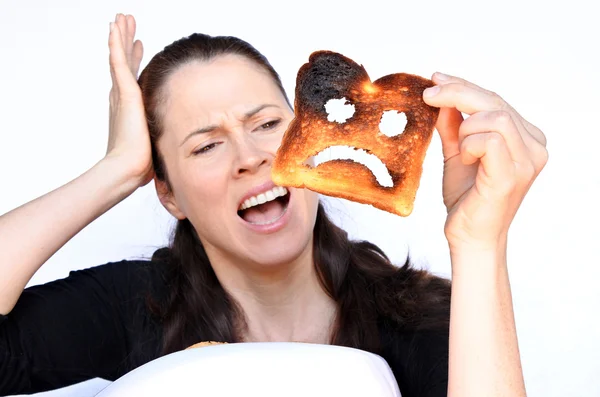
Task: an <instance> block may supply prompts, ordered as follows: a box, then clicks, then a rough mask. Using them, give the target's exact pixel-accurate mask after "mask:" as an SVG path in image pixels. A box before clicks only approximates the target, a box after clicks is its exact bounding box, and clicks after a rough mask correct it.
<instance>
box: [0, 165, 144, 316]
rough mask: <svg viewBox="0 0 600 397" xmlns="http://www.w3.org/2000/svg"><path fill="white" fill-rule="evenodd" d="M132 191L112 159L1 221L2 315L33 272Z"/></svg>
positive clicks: (18, 209) (126, 178) (130, 182)
mask: <svg viewBox="0 0 600 397" xmlns="http://www.w3.org/2000/svg"><path fill="white" fill-rule="evenodd" d="M135 188H136V185H135V182H134V181H133V180H132V179H131V178H129V177H128V176H127V175H126V174H125V173H124V172H123V171H122V170H121V169H120V167H119V165H118V164H117V163H116V162H115V161H113V160H110V159H105V160H102V161H100V162H99V163H97V164H96V165H95V166H94V167H93V168H91V169H90V170H89V171H87V172H86V173H84V174H82V175H81V176H79V177H78V178H76V179H74V180H73V181H71V182H69V183H68V184H66V185H64V186H62V187H60V188H58V189H56V190H54V191H52V192H50V193H48V194H46V195H44V196H42V197H40V198H37V199H35V200H33V201H31V202H29V203H27V204H24V205H22V206H21V207H18V208H16V209H14V210H12V211H10V212H8V213H6V214H4V215H2V216H0V236H2V237H1V238H0V275H1V276H0V314H7V313H9V312H10V311H11V310H12V308H13V307H14V305H15V303H16V302H17V300H18V298H19V296H20V295H21V292H22V291H23V289H24V288H25V286H26V285H27V283H28V282H29V280H30V279H31V277H33V275H34V274H35V272H36V271H37V270H38V269H39V268H40V267H41V266H42V265H43V264H44V263H45V262H46V261H47V260H48V259H49V258H50V257H51V256H52V255H54V253H55V252H56V251H58V250H59V249H60V248H61V247H62V246H63V245H64V244H65V243H66V242H67V241H69V240H70V239H71V238H72V237H73V236H74V235H75V234H77V233H78V232H79V231H80V230H82V229H83V228H84V227H85V226H87V225H88V224H89V223H91V222H92V221H93V220H94V219H96V218H97V217H99V216H100V215H102V214H103V213H104V212H106V211H107V210H109V209H110V208H111V207H113V206H114V205H115V204H117V203H118V202H120V201H121V200H123V199H124V198H125V197H127V196H128V195H129V194H131V192H133V191H134V190H135Z"/></svg>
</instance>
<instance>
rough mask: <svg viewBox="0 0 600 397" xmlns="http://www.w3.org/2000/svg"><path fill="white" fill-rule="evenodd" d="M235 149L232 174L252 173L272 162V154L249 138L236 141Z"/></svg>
mask: <svg viewBox="0 0 600 397" xmlns="http://www.w3.org/2000/svg"><path fill="white" fill-rule="evenodd" d="M236 149H237V150H236V152H237V154H236V162H235V166H234V169H233V172H234V174H235V175H234V176H241V175H244V174H254V173H256V172H258V171H259V170H260V169H261V168H262V167H264V166H268V165H269V164H271V162H272V158H273V156H272V155H271V154H270V153H269V152H268V151H267V150H265V149H264V148H261V147H260V146H259V145H257V144H256V142H254V141H253V140H252V139H251V138H246V139H243V140H240V141H238V142H237V144H236Z"/></svg>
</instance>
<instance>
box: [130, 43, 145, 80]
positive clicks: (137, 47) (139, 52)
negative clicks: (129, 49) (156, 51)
mask: <svg viewBox="0 0 600 397" xmlns="http://www.w3.org/2000/svg"><path fill="white" fill-rule="evenodd" d="M143 57H144V46H143V45H142V42H141V41H140V40H136V41H135V43H133V71H132V72H133V76H134V77H136V78H137V76H138V73H139V71H140V64H141V63H142V58H143Z"/></svg>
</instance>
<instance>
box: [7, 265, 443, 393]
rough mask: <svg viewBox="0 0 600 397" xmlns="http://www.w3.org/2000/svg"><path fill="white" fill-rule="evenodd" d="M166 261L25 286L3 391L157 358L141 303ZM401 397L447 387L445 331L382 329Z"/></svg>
mask: <svg viewBox="0 0 600 397" xmlns="http://www.w3.org/2000/svg"><path fill="white" fill-rule="evenodd" d="M164 271H165V265H164V264H162V263H160V262H157V261H121V262H114V263H108V264H105V265H102V266H96V267H92V268H89V269H85V270H78V271H74V272H71V273H70V274H69V277H67V278H65V279H62V280H57V281H53V282H50V283H47V284H44V285H39V286H34V287H30V288H27V289H26V290H25V291H23V294H22V295H21V297H20V298H19V301H18V302H17V304H16V306H15V307H14V309H13V310H12V311H11V312H10V313H9V315H8V316H0V395H7V394H19V393H34V392H40V391H46V390H51V389H57V388H60V387H64V386H68V385H71V384H74V383H78V382H82V381H84V380H88V379H92V378H96V377H99V378H104V379H107V380H115V379H117V378H119V377H120V376H122V375H124V374H125V373H127V372H129V371H131V370H133V369H134V368H136V367H138V366H140V365H142V364H144V363H147V362H148V361H151V360H153V359H155V358H158V357H159V356H160V346H161V341H162V340H161V328H160V326H159V324H157V323H156V321H155V320H154V319H153V317H152V316H150V314H149V312H148V310H147V307H146V298H147V295H148V294H149V293H151V294H153V295H154V296H161V293H162V292H161V291H163V292H164V290H165V288H166V286H165V285H164V282H163V281H162V280H163V277H162V274H163V272H164ZM381 337H382V342H383V346H385V349H384V353H383V354H381V355H382V356H383V358H384V359H385V360H386V361H387V363H388V364H389V366H390V367H391V369H392V371H393V373H394V375H395V377H396V379H397V381H398V385H399V387H400V391H401V393H402V396H403V397H412V396H418V397H441V396H444V397H445V396H446V395H447V394H446V393H447V385H448V333H447V332H439V333H434V332H431V331H429V332H407V331H399V330H382V333H381Z"/></svg>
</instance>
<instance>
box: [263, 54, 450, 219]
mask: <svg viewBox="0 0 600 397" xmlns="http://www.w3.org/2000/svg"><path fill="white" fill-rule="evenodd" d="M433 85H434V84H433V82H432V81H431V80H428V79H425V78H422V77H419V76H415V75H411V74H405V73H397V74H390V75H387V76H384V77H381V78H379V79H377V80H375V81H372V80H371V78H370V77H369V75H368V73H367V71H366V70H365V68H364V67H363V66H361V65H359V64H357V63H356V62H354V61H353V60H351V59H349V58H347V57H345V56H343V55H341V54H338V53H335V52H331V51H318V52H315V53H313V54H312V55H311V56H310V59H309V62H308V63H306V64H305V65H303V66H302V67H301V68H300V70H299V72H298V77H297V81H296V96H295V118H294V120H293V121H292V122H291V123H290V125H289V127H288V129H287V131H286V133H285V135H284V137H283V141H282V144H281V147H280V148H279V150H278V151H277V154H276V157H275V160H274V162H273V168H272V179H273V181H274V182H275V183H276V184H278V185H281V186H291V187H297V188H308V189H310V190H313V191H315V192H318V193H322V194H325V195H328V196H333V197H340V198H344V199H348V200H352V201H355V202H359V203H363V204H370V205H372V206H374V207H376V208H379V209H381V210H384V211H388V212H390V213H393V214H397V215H400V216H408V215H410V213H411V212H412V210H413V205H414V201H415V197H416V192H417V189H418V187H419V182H420V178H421V173H422V168H423V160H424V158H425V152H426V150H427V148H428V146H429V143H430V141H431V137H432V134H433V129H434V127H435V124H436V121H437V118H438V113H439V108H435V107H431V106H429V105H427V104H426V103H425V102H424V101H423V91H424V90H425V89H426V88H428V87H432V86H433ZM341 98H345V99H346V101H347V103H350V104H352V105H354V108H355V111H354V114H353V115H352V117H350V118H349V119H348V120H346V121H345V122H343V123H339V122H337V121H329V120H328V114H327V111H326V108H325V104H326V103H327V102H328V101H329V100H331V99H341ZM389 110H396V111H398V112H403V113H404V114H405V115H406V121H407V122H406V127H405V129H404V132H403V133H401V134H399V135H396V136H391V137H390V136H387V135H386V134H384V133H382V132H381V131H380V129H379V125H380V121H381V117H382V115H383V113H384V112H386V111H389ZM339 145H342V146H349V147H352V148H354V149H362V150H364V151H366V152H367V153H369V154H373V155H375V156H376V157H377V158H378V159H379V160H381V161H382V162H383V163H384V164H385V166H386V168H387V169H388V172H389V174H390V176H391V177H392V182H393V186H391V187H387V186H381V185H380V184H379V183H378V182H377V179H376V177H375V175H374V174H373V173H372V172H371V170H369V168H367V167H366V166H364V165H362V164H360V163H358V162H355V161H353V160H331V161H327V162H324V163H322V164H320V165H318V166H314V167H313V166H312V165H311V164H310V163H309V162H308V160H309V159H310V158H311V157H312V156H315V155H317V154H318V153H319V152H321V151H323V150H324V149H327V148H329V147H332V146H339Z"/></svg>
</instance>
